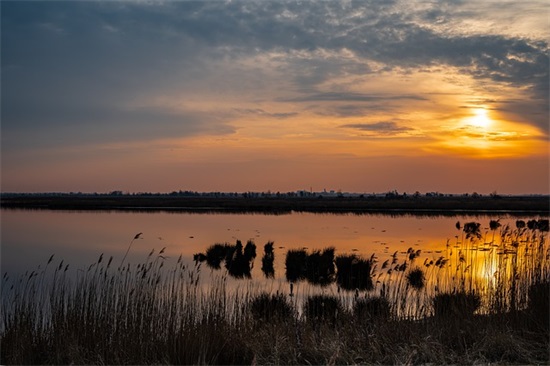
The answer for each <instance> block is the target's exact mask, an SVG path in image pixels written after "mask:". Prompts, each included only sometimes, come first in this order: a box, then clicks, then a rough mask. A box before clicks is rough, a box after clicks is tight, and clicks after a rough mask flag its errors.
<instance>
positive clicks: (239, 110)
mask: <svg viewBox="0 0 550 366" xmlns="http://www.w3.org/2000/svg"><path fill="white" fill-rule="evenodd" d="M235 111H236V112H237V113H239V114H245V115H256V116H261V117H271V118H277V119H285V118H290V117H294V116H297V115H298V114H299V113H297V112H286V113H272V112H266V111H265V110H263V109H260V108H255V109H242V108H235Z"/></svg>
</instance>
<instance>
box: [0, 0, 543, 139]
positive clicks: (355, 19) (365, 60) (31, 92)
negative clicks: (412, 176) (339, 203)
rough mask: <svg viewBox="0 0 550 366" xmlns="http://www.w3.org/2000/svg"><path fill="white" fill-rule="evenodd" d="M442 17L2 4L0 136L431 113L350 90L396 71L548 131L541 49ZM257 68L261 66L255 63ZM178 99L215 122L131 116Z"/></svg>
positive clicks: (452, 12)
mask: <svg viewBox="0 0 550 366" xmlns="http://www.w3.org/2000/svg"><path fill="white" fill-rule="evenodd" d="M441 5H442V4H441V3H440V2H437V3H433V4H431V3H430V4H428V3H424V2H419V3H416V2H411V3H409V2H401V1H384V2H380V1H361V2H305V3H296V2H287V1H270V2H266V1H233V2H220V1H204V2H199V1H196V2H195V1H184V2H159V3H153V4H148V3H147V2H74V3H66V2H5V3H2V14H1V17H2V18H1V20H2V22H1V23H2V32H1V37H2V43H1V44H2V52H1V57H2V105H3V108H2V124H3V126H2V129H3V132H6V133H7V137H9V136H15V135H17V136H24V135H25V134H28V135H29V136H31V135H32V136H33V137H32V138H31V137H29V138H28V139H27V140H28V141H31V140H32V141H38V140H40V137H41V136H50V137H55V136H57V137H58V139H59V140H60V139H62V138H64V136H65V140H67V141H72V142H75V143H76V142H79V141H92V140H96V141H101V140H102V139H110V140H117V139H118V140H127V139H143V138H147V137H153V138H154V137H162V136H165V135H170V136H174V135H177V136H190V135H195V134H212V133H215V134H220V133H231V132H232V131H233V129H232V127H231V125H230V117H231V113H230V112H231V111H234V109H235V107H234V106H233V107H221V106H219V105H220V104H222V103H220V101H225V100H229V99H231V98H234V99H231V101H233V100H237V99H238V100H239V102H240V103H241V104H242V106H239V107H237V109H239V110H240V113H250V114H256V115H257V116H260V117H269V118H288V117H291V116H294V115H295V113H298V112H294V111H292V109H290V110H291V112H285V113H273V112H267V111H266V110H267V109H268V108H263V107H262V108H257V109H256V108H255V107H251V105H252V103H253V102H255V99H261V100H262V101H264V102H278V103H315V105H316V106H318V108H317V110H316V113H329V114H330V113H333V114H335V115H340V116H346V115H347V116H351V115H358V114H361V113H362V112H364V111H365V110H366V109H365V108H367V107H368V108H370V109H371V110H372V109H376V110H378V111H380V110H384V109H388V108H389V107H388V105H389V104H390V103H392V102H394V104H397V102H407V101H410V102H414V101H425V100H427V99H426V98H425V97H424V96H423V95H422V94H420V93H414V92H410V90H414V88H410V89H408V91H407V92H405V93H404V92H399V91H398V90H396V91H395V92H383V93H382V92H379V93H376V92H372V93H366V92H360V91H357V90H358V88H356V85H355V83H354V82H355V81H356V80H359V79H361V82H363V83H366V84H369V83H370V82H373V81H374V80H376V78H377V77H379V76H381V75H387V74H388V73H391V72H395V71H396V70H398V71H399V72H415V71H418V70H421V69H426V68H429V67H431V66H434V65H435V66H440V67H441V68H443V69H445V68H452V69H453V70H458V71H459V72H460V73H462V74H463V75H468V76H470V77H471V78H472V79H473V80H474V81H475V82H477V86H478V87H479V88H491V89H492V90H498V89H499V88H501V87H508V88H514V89H516V90H517V91H518V95H517V101H515V102H513V103H507V104H506V105H504V104H503V103H502V102H501V103H500V105H497V106H496V107H498V108H501V109H502V110H504V111H505V112H506V113H508V114H510V115H513V116H518V118H520V120H521V121H522V122H524V123H528V124H532V125H535V126H537V127H539V128H541V129H543V130H545V131H548V128H549V126H548V99H549V91H548V89H549V88H548V64H549V58H548V50H549V47H548V42H547V41H546V39H545V38H541V37H538V38H537V37H536V36H535V38H529V37H525V36H523V37H520V36H519V35H514V34H510V33H489V32H481V33H476V31H475V29H470V30H469V32H460V31H457V29H458V28H457V27H458V26H459V25H460V22H462V21H464V20H468V19H469V18H468V17H472V16H476V17H477V18H476V20H483V17H489V18H490V16H491V13H490V10H491V9H493V8H491V7H487V9H486V11H487V12H486V13H480V12H477V13H476V12H475V11H473V10H472V5H471V3H470V2H467V1H465V2H454V1H448V2H445V4H443V5H444V6H441ZM468 6H469V7H468ZM495 6H497V5H495ZM493 10H494V9H493ZM472 14H473V15H472ZM262 57H263V58H262ZM259 59H267V60H268V61H269V62H267V63H265V64H263V63H258V62H255V63H254V61H255V60H259ZM251 60H252V61H251ZM344 81H345V82H344ZM375 89H376V87H375V86H373V87H372V90H375ZM175 94H177V95H181V98H182V100H189V99H192V98H196V99H198V100H204V101H205V103H206V102H209V103H211V104H212V105H213V107H212V108H214V106H216V107H217V109H216V113H213V112H212V111H210V110H200V111H197V110H194V109H192V108H191V109H189V110H185V108H184V110H183V111H179V112H177V113H176V112H175V111H173V110H164V109H160V108H154V107H151V106H148V105H144V106H143V107H142V108H141V109H140V108H137V109H128V108H127V107H126V106H128V105H129V104H132V101H134V100H136V99H139V100H147V99H148V98H152V97H154V96H156V95H175ZM228 104H229V103H228ZM365 104H366V105H367V106H365ZM392 107H394V108H395V106H394V105H392ZM224 108H226V109H225V110H224ZM285 108H286V106H285ZM384 123H386V122H384ZM389 123H390V125H385V127H384V125H380V126H379V127H378V128H379V129H380V130H379V131H377V132H380V131H391V133H397V132H398V131H399V130H395V128H399V127H398V126H392V125H391V123H392V122H389ZM363 127H364V128H363V129H362V131H364V132H367V131H369V130H368V129H369V128H371V129H372V128H374V129H375V130H376V126H375V127H372V126H370V127H369V125H363ZM350 128H351V127H350ZM355 128H356V129H359V130H361V128H358V127H357V126H356V127H355ZM369 132H375V131H374V130H370V131H369ZM401 132H404V131H403V130H401ZM6 133H3V137H2V138H3V141H4V140H5V135H6ZM14 144H15V142H14Z"/></svg>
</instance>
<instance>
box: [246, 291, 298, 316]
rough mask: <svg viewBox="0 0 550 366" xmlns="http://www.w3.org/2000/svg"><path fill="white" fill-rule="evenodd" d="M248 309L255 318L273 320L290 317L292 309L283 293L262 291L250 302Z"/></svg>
mask: <svg viewBox="0 0 550 366" xmlns="http://www.w3.org/2000/svg"><path fill="white" fill-rule="evenodd" d="M250 311H251V313H252V316H253V317H254V319H256V320H262V321H266V322H269V321H273V320H285V319H291V318H292V317H293V316H294V309H293V307H292V306H291V305H290V303H289V302H288V301H287V299H286V297H285V296H284V295H283V294H274V295H273V294H272V295H270V294H267V293H262V294H260V295H258V296H256V297H255V298H254V299H252V300H251V302H250Z"/></svg>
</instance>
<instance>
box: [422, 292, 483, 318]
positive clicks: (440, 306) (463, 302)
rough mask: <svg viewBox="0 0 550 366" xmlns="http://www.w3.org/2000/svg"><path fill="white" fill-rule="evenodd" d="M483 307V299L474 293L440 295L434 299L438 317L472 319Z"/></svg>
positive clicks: (435, 313) (435, 312)
mask: <svg viewBox="0 0 550 366" xmlns="http://www.w3.org/2000/svg"><path fill="white" fill-rule="evenodd" d="M480 305H481V298H480V296H479V295H478V294H476V293H474V292H465V291H459V292H452V293H440V294H437V295H435V297H434V299H433V306H434V315H435V316H436V317H443V318H446V317H459V318H465V317H470V316H472V315H473V314H474V312H475V311H476V310H477V309H478V308H479V306H480Z"/></svg>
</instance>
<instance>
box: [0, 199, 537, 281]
mask: <svg viewBox="0 0 550 366" xmlns="http://www.w3.org/2000/svg"><path fill="white" fill-rule="evenodd" d="M1 215H2V216H1V222H2V233H1V239H2V260H1V264H2V272H3V273H4V272H8V273H10V274H13V275H16V274H20V273H24V272H25V271H26V270H32V269H35V268H36V267H37V266H39V265H42V266H44V265H45V263H46V262H47V261H48V258H50V256H51V255H52V254H54V256H55V257H54V258H55V261H56V263H59V261H61V260H63V261H64V263H69V264H70V270H72V271H76V270H77V269H83V268H86V266H88V265H90V264H91V263H93V262H95V261H96V260H97V258H98V257H99V256H100V255H101V254H104V257H105V258H109V257H110V256H113V257H114V259H113V263H115V264H117V263H120V261H121V259H122V257H123V256H124V253H125V252H126V250H127V249H128V246H129V244H130V242H131V240H132V239H133V238H134V236H135V235H136V234H137V233H142V235H141V236H140V238H139V239H138V240H135V241H134V242H133V243H132V247H131V250H130V252H129V254H128V257H127V259H126V261H127V262H130V263H140V262H143V261H144V260H145V259H146V258H147V255H148V254H149V253H150V252H151V250H155V251H156V253H158V252H159V251H160V250H161V249H162V248H166V249H165V254H166V255H167V256H168V258H167V259H166V261H167V264H170V263H175V261H176V260H177V258H178V257H179V256H180V255H182V257H183V259H184V260H185V261H187V262H189V263H190V264H192V259H193V254H195V253H198V252H204V251H205V250H206V249H207V247H208V246H210V245H211V244H214V243H230V244H234V243H235V241H236V240H237V239H238V240H241V241H242V242H243V243H245V242H246V241H248V240H253V241H254V242H255V243H256V245H257V253H258V257H257V258H256V260H255V266H254V268H253V272H252V273H253V277H261V276H262V274H261V271H260V267H261V262H260V261H261V256H262V254H263V246H264V244H265V243H267V242H268V241H273V242H274V243H275V244H274V248H275V269H276V277H282V276H284V258H285V255H286V252H287V250H288V249H290V248H308V250H310V251H311V250H314V249H323V248H326V247H329V246H333V247H335V248H336V254H343V253H356V254H361V255H363V256H365V257H370V256H371V255H373V254H375V255H376V256H377V257H378V258H379V259H380V260H385V259H387V258H389V256H390V255H391V254H393V253H394V252H395V251H399V252H404V251H406V250H407V249H408V248H411V247H412V248H413V249H415V250H418V249H421V250H422V256H423V257H427V258H437V257H438V256H439V255H440V254H439V253H438V252H439V251H441V250H444V249H445V247H446V245H447V243H449V242H450V243H453V242H455V241H456V240H458V239H459V238H457V236H460V234H461V233H460V231H459V230H457V229H456V227H455V224H456V222H457V221H460V222H462V223H465V222H469V221H477V222H480V223H481V227H482V232H483V234H484V236H489V237H490V236H491V232H490V230H489V228H488V227H489V221H490V220H496V219H500V222H501V223H502V224H503V225H506V224H510V225H511V226H512V227H514V226H515V221H516V220H517V219H525V220H528V219H531V218H537V217H518V216H513V217H511V216H507V215H505V214H501V215H483V216H463V215H457V216H415V215H397V216H396V215H393V216H392V215H381V214H362V215H355V214H314V213H291V214H284V215H264V214H223V213H202V214H194V213H168V212H157V213H143V212H81V211H47V210H36V211H33V210H7V209H3V210H2V211H1ZM487 240H489V239H487ZM421 259H422V258H421Z"/></svg>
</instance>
